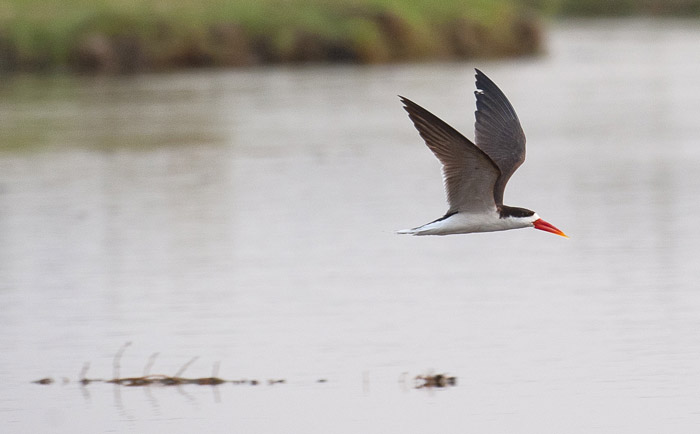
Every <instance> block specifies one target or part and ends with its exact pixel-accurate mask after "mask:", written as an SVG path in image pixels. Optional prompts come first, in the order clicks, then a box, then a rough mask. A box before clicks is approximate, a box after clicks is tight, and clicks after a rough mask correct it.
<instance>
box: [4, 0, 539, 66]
mask: <svg viewBox="0 0 700 434" xmlns="http://www.w3.org/2000/svg"><path fill="white" fill-rule="evenodd" d="M523 11H524V9H523V6H522V5H521V4H520V3H518V2H515V1H511V0H443V1H439V2H435V1H432V0H335V1H333V0H179V1H175V0H64V1H56V0H50V1H46V0H5V2H3V3H1V4H0V71H23V70H31V71H41V70H47V71H53V70H72V71H84V72H111V73H119V72H131V71H142V70H162V69H169V68H176V67H192V66H247V65H256V64H267V63H282V62H308V61H312V62H331V61H332V62H355V63H381V62H394V61H413V60H426V59H447V58H469V57H474V56H510V55H523V54H530V53H533V52H536V51H537V50H538V49H539V47H540V37H541V36H540V29H539V26H538V23H537V21H536V20H535V19H534V17H533V16H532V15H531V14H528V13H523Z"/></svg>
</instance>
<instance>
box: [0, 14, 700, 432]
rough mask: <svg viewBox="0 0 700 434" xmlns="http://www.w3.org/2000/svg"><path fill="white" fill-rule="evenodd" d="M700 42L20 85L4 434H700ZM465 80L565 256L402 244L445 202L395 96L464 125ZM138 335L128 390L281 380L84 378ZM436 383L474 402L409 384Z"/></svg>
mask: <svg viewBox="0 0 700 434" xmlns="http://www.w3.org/2000/svg"><path fill="white" fill-rule="evenodd" d="M699 46H700V24H694V23H689V22H663V23H655V22H651V21H630V22H618V21H607V22H606V21H604V22H600V23H597V24H590V23H588V24H586V23H568V24H566V25H564V24H560V25H557V26H555V27H554V30H553V32H552V33H551V38H550V41H549V53H548V55H546V56H543V57H540V58H536V59H527V60H520V61H508V62H506V61H503V62H478V63H465V64H437V65H436V64H433V65H409V66H382V67H369V68H363V67H308V68H289V69H288V68H279V69H270V70H245V71H233V72H229V71H225V72H224V71H222V72H208V73H207V72H205V73H193V74H171V75H149V76H144V77H132V78H97V79H86V78H80V79H77V78H55V79H54V78H13V79H5V80H3V82H2V83H1V84H0V119H1V122H2V124H1V125H2V127H1V128H0V146H1V147H2V151H0V306H1V309H0V348H2V355H1V356H0V422H2V426H3V431H4V432H18V433H22V432H26V433H30V432H31V433H35V432H66V433H73V432H125V431H134V432H154V431H160V432H165V430H167V431H168V432H173V433H191V432H202V431H204V430H208V431H211V432H246V433H292V432H293V433H303V432H306V433H329V432H332V433H360V432H361V433H386V432H396V433H399V432H400V433H425V432H440V433H546V432H552V433H554V432H558V433H592V432H595V433H659V432H673V433H690V432H695V431H696V430H697V427H698V426H700V293H699V291H700V285H699V284H698V282H699V281H700V265H698V264H700V262H698V251H697V245H698V242H699V241H700V235H699V234H698V231H697V222H698V217H697V216H698V215H700V201H698V200H697V198H698V192H700V176H698V173H700V144H699V143H698V137H700V122H698V116H699V115H700V54H699V52H698V47H699ZM475 66H476V67H479V68H480V69H482V70H484V72H486V73H487V74H488V75H490V76H491V77H492V78H493V79H494V80H495V81H496V82H497V83H499V85H501V87H502V88H503V89H504V90H505V92H506V94H507V95H509V97H510V99H511V101H512V102H513V104H514V106H515V107H516V109H517V111H518V113H519V115H520V118H521V121H522V123H523V126H524V129H525V132H526V134H527V136H528V145H529V148H528V161H527V163H526V164H525V165H524V166H523V167H522V168H521V169H520V170H519V171H518V172H517V174H516V175H515V176H514V178H513V179H512V180H511V185H509V188H508V189H507V190H506V203H508V204H510V205H514V206H525V207H528V208H531V209H535V210H536V211H537V212H538V213H539V214H540V215H541V216H542V217H544V218H545V219H546V220H548V221H551V222H552V223H554V224H555V225H557V226H558V227H560V228H561V229H563V230H564V231H565V232H567V233H568V234H569V235H570V236H571V239H570V240H565V239H563V238H561V237H556V236H552V235H550V234H546V233H544V232H540V231H534V230H530V229H523V230H519V231H509V232H503V233H493V234H475V235H468V236H452V237H434V238H429V237H423V238H420V237H406V236H398V235H395V234H394V231H395V230H396V229H401V228H405V227H411V226H416V225H419V224H421V223H425V222H427V221H430V220H432V219H434V218H437V217H439V216H441V215H442V213H444V211H445V209H446V206H445V202H444V198H443V192H442V185H441V180H440V173H439V165H438V163H437V161H436V160H435V159H434V158H433V156H432V155H431V154H430V152H429V151H428V149H427V148H426V147H425V146H424V145H423V144H422V142H421V140H420V138H419V137H418V135H417V134H416V132H415V130H414V129H413V126H412V125H411V123H410V121H409V120H408V119H407V117H406V115H405V113H404V112H403V110H402V109H401V106H400V103H399V101H398V99H397V97H396V95H397V94H401V95H405V96H408V97H410V98H412V99H414V100H415V101H417V102H419V103H420V104H422V105H424V106H426V107H427V108H428V109H430V110H432V111H434V112H435V113H436V114H438V115H439V116H441V117H443V118H444V119H445V120H447V121H448V122H450V123H452V124H453V125H455V126H456V127H458V128H459V129H461V130H462V131H463V132H464V133H465V134H466V135H467V136H469V137H472V136H473V132H472V129H473V127H472V125H473V115H472V112H473V110H474V100H473V95H472V91H473V78H472V68H473V67H475ZM125 342H132V345H131V346H130V347H129V348H128V350H127V351H126V353H125V354H124V356H123V358H122V362H121V372H122V374H123V375H124V376H138V375H142V373H143V371H144V367H145V365H146V364H147V361H148V358H149V357H150V356H151V354H153V353H155V352H159V353H160V355H159V357H158V358H157V359H156V361H155V364H154V365H153V367H152V368H151V372H152V373H162V374H170V375H172V374H174V373H175V372H176V371H177V370H178V369H179V368H180V367H181V366H182V365H184V364H185V363H186V362H187V361H188V360H190V359H191V358H192V357H195V356H199V359H198V360H197V361H196V362H195V363H194V364H193V365H192V366H191V367H189V368H188V370H187V371H186V372H185V376H190V377H203V376H209V375H211V373H212V366H213V364H214V363H216V362H218V361H220V362H221V367H220V370H219V376H220V377H223V378H225V379H239V378H256V379H259V380H262V381H266V380H267V379H270V378H284V379H286V380H287V383H286V384H283V385H275V386H267V385H260V386H257V387H253V386H242V385H232V384H224V385H222V386H219V387H218V388H211V387H202V386H185V387H181V388H164V387H150V388H127V387H114V386H111V385H107V384H100V383H96V384H91V385H89V386H88V387H85V388H83V387H81V386H80V385H79V384H78V383H77V382H76V379H77V377H78V374H79V372H80V369H81V367H82V366H83V364H84V363H85V362H90V370H89V372H88V377H90V378H111V377H112V359H113V356H114V354H115V353H116V351H117V350H118V348H119V347H121V346H122V345H123V344H124V343H125ZM431 370H434V371H435V372H447V373H450V374H452V375H456V376H457V377H458V386H457V387H454V388H450V389H445V390H435V391H432V392H431V391H428V390H415V389H412V388H410V387H407V385H406V384H405V383H402V382H401V381H400V378H401V376H402V374H403V373H408V375H409V377H412V376H415V375H418V374H424V373H429V372H430V371H431ZM46 376H51V377H53V378H54V379H56V380H57V383H55V384H53V385H50V386H39V385H35V384H31V383H30V382H31V381H32V380H36V379H39V378H42V377H46ZM63 377H67V378H68V379H69V380H70V381H69V382H68V383H66V384H63V380H62V378H63ZM319 379H327V380H328V381H327V383H317V380H319Z"/></svg>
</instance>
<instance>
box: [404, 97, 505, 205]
mask: <svg viewBox="0 0 700 434" xmlns="http://www.w3.org/2000/svg"><path fill="white" fill-rule="evenodd" d="M400 98H401V102H403V104H404V109H405V110H406V111H407V112H408V117H409V118H410V119H411V120H412V121H413V124H414V125H415V127H416V129H417V130H418V132H419V133H420V135H421V137H422V138H423V140H425V143H426V145H428V147H429V148H430V150H431V151H433V153H434V154H435V156H436V157H437V158H438V160H440V162H441V163H442V174H443V179H444V181H445V190H446V192H447V202H448V203H449V206H450V209H449V211H448V213H450V212H457V211H466V212H470V211H473V212H479V211H486V210H489V209H493V208H494V207H495V202H494V196H493V189H494V185H495V183H496V179H497V178H498V177H499V175H500V171H499V169H498V167H497V166H496V164H495V163H494V162H493V161H492V160H491V159H490V158H489V156H488V155H486V154H485V153H484V152H483V151H482V150H481V149H479V148H478V147H476V145H474V144H473V143H472V142H470V141H469V139H467V138H466V137H464V136H463V135H461V134H460V133H459V132H457V131H456V130H455V129H454V128H452V127H451V126H449V125H447V123H445V122H444V121H442V120H441V119H439V118H438V117H437V116H435V115H434V114H432V113H430V112H429V111H428V110H426V109H424V108H423V107H421V106H419V105H418V104H416V103H414V102H413V101H411V100H409V99H407V98H404V97H400Z"/></svg>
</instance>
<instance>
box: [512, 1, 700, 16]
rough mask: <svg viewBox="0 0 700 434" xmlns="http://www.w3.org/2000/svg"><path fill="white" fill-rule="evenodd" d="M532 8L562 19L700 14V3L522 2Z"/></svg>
mask: <svg viewBox="0 0 700 434" xmlns="http://www.w3.org/2000/svg"><path fill="white" fill-rule="evenodd" d="M521 1H523V2H524V3H526V4H528V5H529V6H530V7H532V8H535V9H538V10H541V11H545V12H547V13H549V14H550V15H555V16H562V17H623V16H668V17H687V16H698V15H700V0H521Z"/></svg>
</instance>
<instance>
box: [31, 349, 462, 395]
mask: <svg viewBox="0 0 700 434" xmlns="http://www.w3.org/2000/svg"><path fill="white" fill-rule="evenodd" d="M129 345H131V342H127V343H126V344H124V345H123V346H122V347H121V348H120V349H119V350H118V351H117V353H116V354H115V355H114V360H113V362H112V366H113V378H112V379H109V380H106V379H102V378H88V376H87V373H88V370H89V369H90V363H85V364H84V365H83V367H82V369H81V370H80V373H79V376H78V378H79V379H78V383H80V384H81V385H82V386H87V385H88V384H91V383H108V384H116V385H120V386H126V387H143V386H182V385H185V384H194V385H198V386H219V385H221V384H224V383H230V384H234V385H250V386H258V385H260V384H263V381H260V380H257V379H237V380H226V379H223V378H221V377H219V376H218V373H219V362H216V363H214V366H213V368H212V375H211V376H209V377H200V378H187V377H183V374H184V372H185V371H186V370H187V368H188V367H189V366H190V365H192V364H193V363H194V362H195V361H196V360H197V359H198V357H194V358H192V359H190V360H189V361H188V362H187V363H185V364H184V365H182V367H181V368H180V369H178V371H177V372H176V373H175V374H173V375H164V374H151V373H150V370H151V367H152V366H153V364H154V362H155V359H156V358H157V357H158V353H154V354H152V355H151V356H150V357H149V359H148V361H147V362H146V365H145V367H144V370H143V375H141V376H131V377H122V376H121V374H120V371H121V366H120V362H121V357H122V355H123V354H124V352H125V351H126V348H127V347H128V346H129ZM409 378H410V377H409V375H408V373H407V372H406V373H403V374H402V375H401V380H400V382H401V383H403V384H404V385H405V386H406V387H409V384H410V383H409V381H408V379H409ZM364 381H365V388H366V389H367V388H368V386H369V378H368V376H367V373H365V380H364ZM54 382H55V381H54V379H53V378H51V377H45V378H41V379H39V380H35V381H32V383H34V384H41V385H49V384H53V383H54ZM68 382H69V380H68V378H63V383H64V384H65V383H68ZM266 383H267V384H268V385H269V386H273V385H276V384H286V383H287V380H286V379H284V378H271V379H268V380H267V381H266ZM316 383H328V379H326V378H319V379H318V380H316ZM456 385H457V377H455V376H451V375H448V374H432V373H431V374H425V375H417V376H415V377H414V378H413V384H412V387H413V388H415V389H433V388H447V387H452V386H456Z"/></svg>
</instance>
